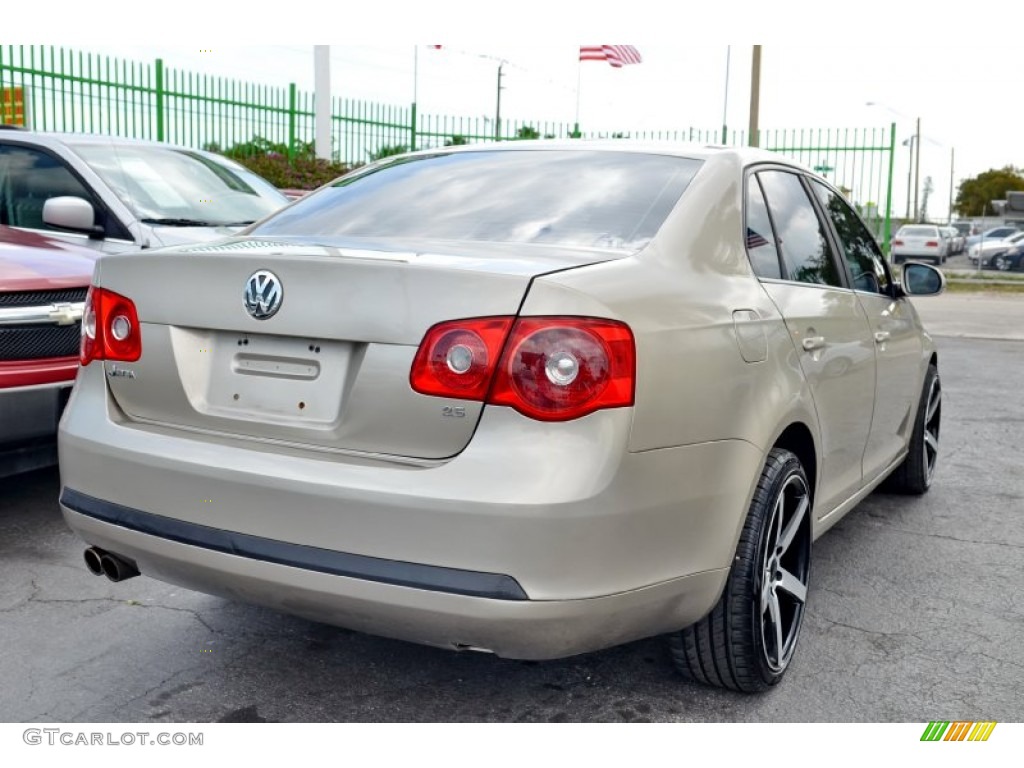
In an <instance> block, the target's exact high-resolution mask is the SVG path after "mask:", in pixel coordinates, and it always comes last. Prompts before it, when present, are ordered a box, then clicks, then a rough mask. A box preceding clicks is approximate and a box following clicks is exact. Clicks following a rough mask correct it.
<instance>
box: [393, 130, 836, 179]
mask: <svg viewBox="0 0 1024 768" xmlns="http://www.w3.org/2000/svg"><path fill="white" fill-rule="evenodd" d="M524 150H550V151H557V150H561V151H566V150H568V151H583V150H589V151H596V152H635V153H638V154H653V155H671V156H674V157H686V158H690V159H694V160H714V159H726V158H731V159H733V160H735V161H737V162H739V163H741V164H743V165H744V166H747V165H753V164H755V163H778V164H782V165H788V166H791V167H793V168H797V169H799V170H801V171H804V172H806V173H809V174H811V175H812V176H816V177H818V178H820V175H819V174H817V173H815V172H814V171H812V170H811V169H810V168H808V167H807V166H804V165H802V164H801V163H800V162H798V161H796V160H793V159H792V158H789V157H786V156H785V155H781V154H779V153H777V152H771V151H768V150H766V149H760V148H757V147H733V146H724V145H717V144H698V143H686V142H672V141H644V140H639V139H525V140H515V141H502V142H490V143H485V144H463V145H460V146H453V147H435V148H433V149H422V150H418V151H416V152H411V153H409V154H408V155H404V156H405V157H408V156H423V155H437V154H448V153H452V154H454V153H464V152H495V151H499V152H517V151H524ZM389 159H391V158H386V160H389Z"/></svg>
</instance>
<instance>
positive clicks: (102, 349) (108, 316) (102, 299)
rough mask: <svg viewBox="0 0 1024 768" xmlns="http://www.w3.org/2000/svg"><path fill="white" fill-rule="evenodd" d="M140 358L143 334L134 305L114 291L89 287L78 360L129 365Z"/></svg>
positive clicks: (83, 315)
mask: <svg viewBox="0 0 1024 768" xmlns="http://www.w3.org/2000/svg"><path fill="white" fill-rule="evenodd" d="M140 357H142V331H141V330H140V328H139V316H138V314H137V313H136V312H135V304H133V303H132V301H131V299H126V298H125V297H124V296H121V295H119V294H117V293H114V292H113V291H107V290H104V289H103V288H97V287H96V286H90V287H89V292H88V293H87V294H86V296H85V308H84V310H83V312H82V346H81V350H80V353H79V361H80V362H81V363H82V365H88V364H89V363H91V362H92V361H93V360H116V361H121V362H126V363H130V362H133V361H135V360H138V359H139V358H140Z"/></svg>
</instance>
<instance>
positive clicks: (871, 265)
mask: <svg viewBox="0 0 1024 768" xmlns="http://www.w3.org/2000/svg"><path fill="white" fill-rule="evenodd" d="M811 189H813V190H814V194H815V195H816V196H817V198H818V201H819V202H820V203H821V207H822V208H823V209H824V210H825V213H826V214H827V215H828V217H829V218H830V219H832V224H833V226H834V227H835V229H836V235H837V236H838V238H839V247H840V248H841V249H842V251H843V258H844V259H845V260H846V265H847V267H848V268H849V270H850V277H851V279H852V280H853V288H854V289H855V290H858V291H866V292H869V293H888V292H889V273H888V272H886V271H885V265H884V263H883V262H884V261H885V258H884V257H883V255H882V251H881V250H880V249H879V247H878V243H876V242H875V238H874V237H872V236H871V233H870V232H869V231H868V228H867V227H865V226H864V223H863V222H862V221H861V220H860V217H859V216H857V214H856V213H854V211H853V209H852V208H850V206H849V205H847V203H846V201H845V200H843V198H841V197H840V196H839V195H837V194H836V193H835V192H833V191H832V190H831V189H829V188H828V187H826V186H825V185H824V184H821V183H819V182H817V181H814V180H813V179H812V180H811Z"/></svg>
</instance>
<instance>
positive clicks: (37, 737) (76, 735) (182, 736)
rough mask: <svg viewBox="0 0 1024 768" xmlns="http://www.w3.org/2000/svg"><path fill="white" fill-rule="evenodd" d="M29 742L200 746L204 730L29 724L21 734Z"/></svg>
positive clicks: (104, 745) (35, 743) (102, 745)
mask: <svg viewBox="0 0 1024 768" xmlns="http://www.w3.org/2000/svg"><path fill="white" fill-rule="evenodd" d="M21 738H22V740H23V741H24V742H25V743H26V744H28V745H29V746H37V745H42V744H45V745H47V746H50V747H55V746H58V745H62V746H65V747H135V746H140V747H169V746H173V747H201V746H203V734H201V733H182V732H180V731H179V732H178V733H167V732H166V731H161V732H159V733H153V732H151V731H124V732H123V733H111V732H110V731H107V732H106V733H101V732H99V731H71V730H66V729H64V728H26V729H25V731H24V732H23V733H22V734H21Z"/></svg>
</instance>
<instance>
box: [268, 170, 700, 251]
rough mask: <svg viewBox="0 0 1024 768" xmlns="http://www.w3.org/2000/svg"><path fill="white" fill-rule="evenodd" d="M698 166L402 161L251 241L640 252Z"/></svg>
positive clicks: (328, 193)
mask: <svg viewBox="0 0 1024 768" xmlns="http://www.w3.org/2000/svg"><path fill="white" fill-rule="evenodd" d="M701 162H702V161H700V160H693V159H690V158H682V157H672V156H667V155H655V154H640V153H634V152H598V151H587V150H571V151H567V150H506V151H480V152H464V153H452V154H437V155H427V156H419V157H412V158H403V159H399V160H396V161H394V162H392V163H390V164H387V165H384V166H378V167H375V168H370V169H367V170H366V171H363V172H356V173H354V174H350V175H349V176H346V177H345V178H343V179H340V180H338V181H337V182H335V183H334V184H333V185H332V186H331V187H329V188H326V189H323V190H321V191H319V192H317V193H316V194H314V195H311V196H309V197H307V198H304V199H302V200H300V201H299V202H298V203H296V204H295V205H293V206H291V207H290V208H288V209H287V210H284V211H281V212H280V213H279V214H277V215H276V216H273V217H271V218H270V219H268V220H267V221H265V222H263V224H261V225H259V226H258V227H256V228H255V229H253V230H252V231H251V232H250V234H253V235H274V236H289V235H293V236H304V237H307V238H308V237H311V236H312V237H315V236H324V237H329V236H338V235H344V236H354V237H411V238H429V239H441V240H459V241H467V240H468V241H486V242H512V243H545V244H555V245H570V246H585V247H598V248H611V249H630V250H635V249H639V248H642V247H643V246H644V245H645V244H646V243H647V242H648V241H649V240H650V239H651V238H652V237H653V236H654V234H655V233H656V232H657V231H658V228H659V227H660V226H661V224H662V223H663V222H664V220H665V218H666V217H667V216H668V214H669V211H671V210H672V207H673V206H674V205H675V204H676V202H677V201H678V200H679V197H680V196H681V195H682V194H683V191H684V190H685V189H686V187H687V185H688V184H689V183H690V181H691V180H692V179H693V176H694V174H695V173H696V172H697V169H698V168H700V166H701Z"/></svg>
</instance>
